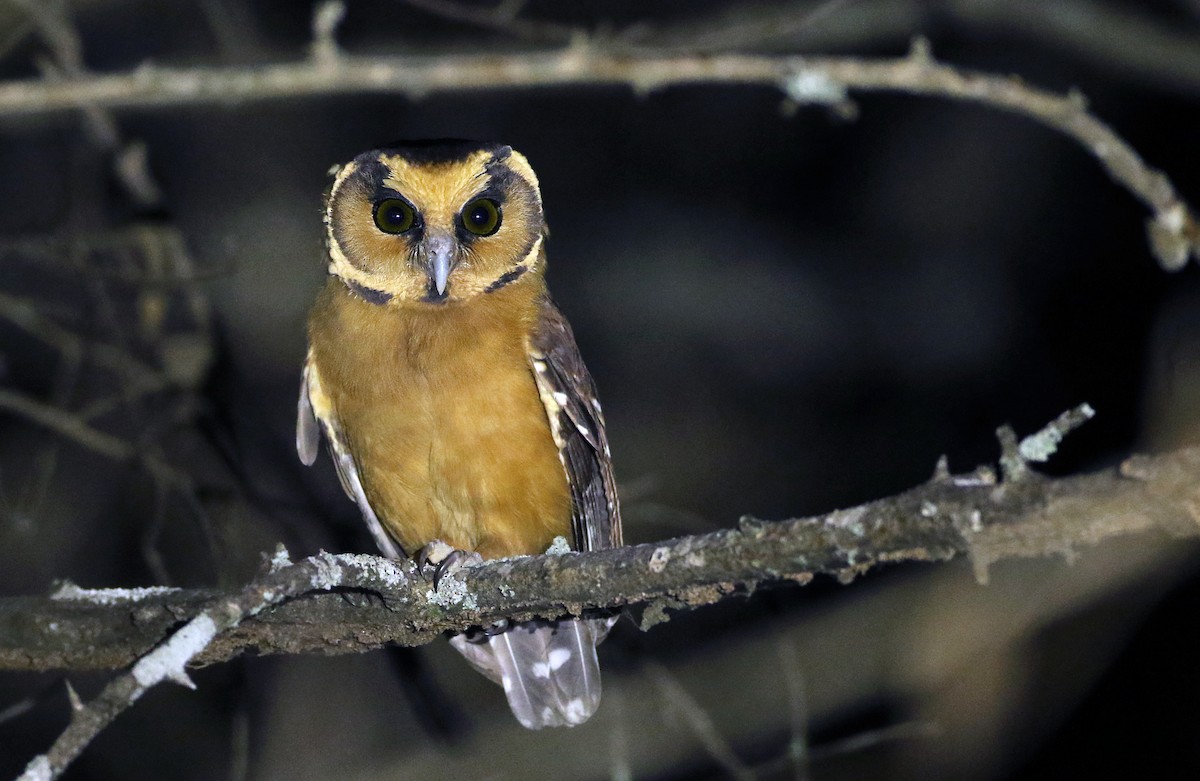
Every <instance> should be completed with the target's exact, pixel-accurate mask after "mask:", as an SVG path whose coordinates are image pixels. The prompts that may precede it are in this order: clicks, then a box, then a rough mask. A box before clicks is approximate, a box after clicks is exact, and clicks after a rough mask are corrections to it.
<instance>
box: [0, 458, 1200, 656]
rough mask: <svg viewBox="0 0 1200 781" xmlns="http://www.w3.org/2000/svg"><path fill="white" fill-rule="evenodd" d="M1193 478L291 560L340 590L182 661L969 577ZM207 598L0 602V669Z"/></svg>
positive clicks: (966, 493) (1174, 491) (1184, 497)
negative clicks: (920, 575) (406, 555)
mask: <svg viewBox="0 0 1200 781" xmlns="http://www.w3.org/2000/svg"><path fill="white" fill-rule="evenodd" d="M1198 477H1200V449H1191V450H1182V451H1178V452H1175V453H1171V454H1167V455H1162V456H1154V457H1148V456H1147V457H1143V456H1136V457H1133V458H1131V459H1129V460H1128V461H1126V462H1125V463H1124V464H1122V465H1121V466H1120V467H1119V468H1114V469H1108V470H1104V471H1102V472H1097V473H1095V474H1090V475H1084V476H1079V477H1071V478H1064V479H1058V480H1052V479H1047V478H1044V477H1041V476H1038V475H1037V474H1036V473H1032V472H1024V473H1023V474H1022V475H1021V476H1020V477H1019V478H1017V479H1009V480H1007V481H1005V482H999V483H998V482H997V481H996V479H995V478H994V477H993V474H992V472H991V471H990V470H989V469H982V470H977V472H976V473H973V474H970V475H958V476H951V475H949V474H946V473H945V472H940V473H939V474H938V475H935V477H934V479H933V480H932V481H930V482H929V483H926V484H924V485H921V486H918V487H916V488H913V489H912V490H910V491H907V492H905V493H903V494H900V495H898V496H894V497H890V498H887V499H881V500H879V501H875V502H871V503H869V504H865V505H861V506H858V507H854V508H850V509H846V510H839V511H837V512H834V513H830V514H828V515H825V516H821V517H816V518H802V519H796V520H791V521H783V522H765V521H759V520H755V519H752V518H744V519H742V521H741V523H740V524H739V528H737V529H728V530H722V531H719V532H715V533H712V534H705V535H698V536H694V537H684V538H680V539H675V540H670V541H667V542H663V543H657V544H647V545H634V546H628V547H624V548H619V549H616V550H611V551H601V552H596V553H587V554H577V553H568V554H565V555H561V556H554V555H545V556H532V557H526V558H520V559H511V560H503V561H496V562H490V563H488V564H486V565H483V566H480V567H478V568H474V569H471V570H467V571H466V572H465V574H464V577H463V578H461V579H459V578H457V577H456V578H454V579H450V578H447V579H446V580H445V581H443V583H442V586H441V590H440V591H439V592H436V593H435V592H434V591H433V590H432V589H431V587H430V585H429V584H428V583H427V582H425V581H424V580H423V579H421V578H419V577H417V576H416V575H415V572H414V571H413V569H412V566H411V564H409V563H407V562H404V563H395V562H388V561H386V560H384V559H379V558H377V557H374V556H363V555H354V554H344V555H340V556H333V555H329V554H321V555H320V556H317V557H314V558H312V559H308V560H306V561H305V562H302V564H303V565H304V566H305V567H308V568H313V567H320V568H323V571H324V576H323V577H324V578H325V580H324V581H323V582H324V583H326V584H327V586H326V588H328V589H337V590H338V591H339V592H340V593H338V594H319V593H314V594H306V595H305V596H303V597H300V598H298V599H294V600H291V601H289V602H287V604H281V605H278V606H276V607H273V608H272V609H270V610H265V611H264V612H262V613H261V614H259V615H257V616H255V617H254V618H253V619H251V620H248V621H245V622H243V623H241V624H240V625H238V626H236V628H232V629H230V631H226V632H222V633H221V634H219V635H217V636H216V637H215V639H214V640H213V642H212V643H211V644H210V645H208V646H207V647H206V648H205V649H203V650H202V651H201V652H199V654H198V655H197V657H196V661H197V662H200V663H210V662H215V661H220V660H224V659H228V658H230V657H232V656H235V655H237V654H240V653H245V652H255V653H302V652H303V653H349V652H357V651H364V650H368V649H371V648H375V647H378V646H380V645H383V644H384V643H388V642H395V643H401V644H405V645H416V644H421V643H425V642H428V641H430V640H432V639H434V638H435V637H437V636H439V635H440V634H441V633H443V632H446V631H453V630H460V629H463V628H466V627H468V626H472V625H483V624H487V623H490V622H492V621H495V620H498V619H501V618H505V617H512V618H519V619H520V618H529V617H532V616H549V617H554V616H561V615H566V614H571V615H578V614H580V613H581V612H582V611H584V610H592V609H615V608H621V607H624V606H630V605H647V606H649V607H648V609H647V610H646V612H645V615H644V618H643V623H644V624H649V623H652V622H653V621H654V620H655V616H661V615H662V614H663V610H664V609H667V608H677V607H684V606H691V605H701V604H707V603H711V602H716V601H717V600H719V599H721V598H722V597H723V596H725V595H727V594H730V593H734V592H745V591H748V590H752V589H753V588H755V587H756V585H757V584H759V583H762V582H766V581H773V580H781V579H790V580H794V581H797V582H800V583H804V582H807V581H808V580H810V579H811V578H812V577H813V576H814V575H817V574H828V575H834V576H837V577H839V578H841V579H843V580H849V579H851V578H853V577H854V576H855V575H857V574H859V573H861V572H864V571H866V570H867V569H869V568H870V567H872V566H875V565H877V564H881V563H885V562H899V561H936V560H943V559H948V558H951V557H953V556H956V555H966V556H969V557H970V559H971V560H972V562H973V564H974V566H975V570H976V574H977V576H978V577H979V579H980V580H981V581H982V580H986V578H987V572H988V568H989V566H990V565H991V564H992V563H993V562H995V561H999V560H1001V559H1006V558H1013V557H1029V556H1048V555H1062V556H1071V555H1073V554H1074V553H1075V551H1076V550H1077V549H1078V548H1080V547H1082V546H1087V545H1093V544H1096V543H1098V542H1101V541H1103V540H1105V539H1108V538H1110V537H1115V536H1119V535H1128V534H1136V533H1144V532H1148V531H1151V530H1159V531H1165V532H1167V533H1169V534H1173V535H1178V536H1192V537H1195V536H1200V479H1197V478H1198ZM297 566H299V565H297ZM286 571H287V570H281V572H286ZM279 577H281V575H280V574H279V573H275V574H272V575H269V576H267V577H266V578H265V579H264V580H263V581H261V582H260V583H259V584H256V585H254V586H251V587H249V589H250V590H253V589H258V590H266V591H274V592H279V593H282V592H280V589H279V587H278V586H277V585H273V584H275V580H276V579H277V578H279ZM289 582H292V581H289ZM294 582H296V583H303V582H304V581H303V578H298V579H296V580H295V581H294ZM314 588H315V587H314ZM304 590H308V589H304ZM279 593H277V594H276V596H279ZM297 593H298V592H297ZM214 599H229V596H228V595H220V594H216V593H214V592H202V591H179V590H172V591H166V592H161V591H160V592H150V593H137V592H135V593H132V594H126V593H122V592H112V591H107V590H100V591H86V590H85V591H80V590H77V589H73V587H72V588H67V589H65V590H64V589H60V590H59V592H57V593H56V594H55V595H54V596H51V597H42V598H37V597H17V598H7V599H2V600H0V669H8V670H50V669H97V668H108V669H112V668H119V667H121V666H124V665H127V664H129V663H131V662H132V661H134V660H135V659H137V658H138V657H139V656H140V655H141V654H143V653H145V652H147V651H148V650H150V649H151V648H153V647H155V645H157V644H158V643H159V642H161V640H162V638H163V637H164V636H165V635H166V633H167V632H169V631H170V629H171V628H172V627H175V626H178V625H179V624H180V623H182V622H184V621H186V620H189V619H190V618H192V617H193V616H195V615H196V613H197V612H198V611H199V610H200V609H201V608H202V607H203V606H204V605H205V604H207V603H210V602H211V601H212V600H214ZM279 601H281V600H280V599H276V600H275V602H279Z"/></svg>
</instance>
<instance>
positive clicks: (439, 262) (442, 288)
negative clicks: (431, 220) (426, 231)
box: [425, 233, 454, 296]
mask: <svg viewBox="0 0 1200 781" xmlns="http://www.w3.org/2000/svg"><path fill="white" fill-rule="evenodd" d="M453 260H454V238H453V237H452V236H448V235H446V234H444V233H435V234H433V235H432V236H429V237H428V238H426V239H425V262H426V263H428V265H429V279H430V280H431V281H432V282H433V286H434V288H435V289H436V290H437V292H438V295H439V296H442V295H445V294H446V282H447V281H448V280H449V279H450V267H451V265H452V261H453Z"/></svg>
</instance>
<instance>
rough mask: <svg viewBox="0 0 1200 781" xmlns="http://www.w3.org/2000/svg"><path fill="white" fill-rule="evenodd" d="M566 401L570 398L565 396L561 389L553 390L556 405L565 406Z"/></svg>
mask: <svg viewBox="0 0 1200 781" xmlns="http://www.w3.org/2000/svg"><path fill="white" fill-rule="evenodd" d="M568 401H570V399H568V398H567V394H565V393H563V392H562V391H554V402H555V403H556V404H558V406H560V407H565V406H567V402H568Z"/></svg>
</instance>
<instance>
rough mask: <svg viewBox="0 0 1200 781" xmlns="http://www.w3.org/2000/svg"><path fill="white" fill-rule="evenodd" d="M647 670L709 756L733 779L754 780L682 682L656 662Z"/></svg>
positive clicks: (644, 666)
mask: <svg viewBox="0 0 1200 781" xmlns="http://www.w3.org/2000/svg"><path fill="white" fill-rule="evenodd" d="M643 669H644V670H645V672H646V675H647V677H649V678H650V680H651V681H652V682H653V683H654V685H655V686H656V687H657V688H658V691H659V694H661V695H662V698H663V700H664V701H665V702H666V704H667V706H668V707H669V708H670V709H671V710H672V711H674V712H675V713H677V714H678V715H679V716H680V718H682V719H683V722H684V723H685V724H687V726H688V729H690V730H691V731H692V734H693V735H695V736H696V738H697V739H698V740H699V741H700V745H701V746H703V747H704V751H705V752H706V753H707V754H708V755H709V757H711V758H712V759H713V761H714V762H716V763H717V764H718V765H720V766H721V767H722V768H724V769H725V772H726V773H727V774H728V775H729V777H730V778H734V779H737V781H754V779H755V775H754V771H752V770H751V769H750V768H749V767H748V766H747V765H746V763H744V762H742V760H741V759H739V758H738V755H737V754H736V753H734V751H733V747H732V746H730V745H729V741H727V740H725V738H723V737H722V736H721V733H720V732H719V731H718V730H717V726H716V725H715V724H714V723H713V720H712V718H711V717H710V716H709V715H708V712H707V711H705V710H704V708H703V707H701V705H700V703H698V702H696V699H695V698H694V697H692V695H690V694H688V691H687V689H685V688H683V686H682V685H681V684H680V683H679V681H677V680H675V676H674V675H672V674H671V672H670V671H669V670H667V668H666V667H663V666H662V665H661V664H658V663H657V662H653V661H648V662H646V663H645V664H644V665H643Z"/></svg>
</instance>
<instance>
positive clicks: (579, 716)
mask: <svg viewBox="0 0 1200 781" xmlns="http://www.w3.org/2000/svg"><path fill="white" fill-rule="evenodd" d="M563 715H564V716H566V717H567V722H568V723H570V724H582V723H583V722H585V721H587V719H588V716H591V715H592V714H590V713H588V710H587V706H585V705H584V704H583V700H581V699H579V698H578V697H576V698H575V699H573V700H571V701H570V702H568V703H567V707H566V708H564V709H563Z"/></svg>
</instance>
